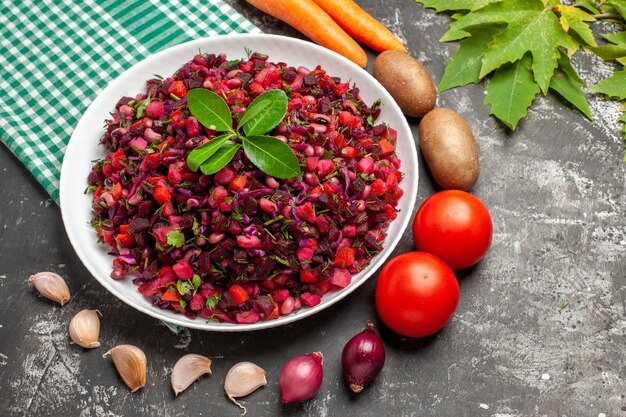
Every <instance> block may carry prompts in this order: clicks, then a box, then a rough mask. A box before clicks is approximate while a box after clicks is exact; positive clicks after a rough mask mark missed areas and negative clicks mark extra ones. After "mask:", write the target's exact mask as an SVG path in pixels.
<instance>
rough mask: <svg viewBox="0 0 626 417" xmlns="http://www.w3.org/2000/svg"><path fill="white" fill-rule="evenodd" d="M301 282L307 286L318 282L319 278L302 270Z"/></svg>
mask: <svg viewBox="0 0 626 417" xmlns="http://www.w3.org/2000/svg"><path fill="white" fill-rule="evenodd" d="M300 282H304V283H306V284H313V283H315V282H317V277H316V276H315V275H313V273H312V272H311V271H308V270H306V269H301V270H300Z"/></svg>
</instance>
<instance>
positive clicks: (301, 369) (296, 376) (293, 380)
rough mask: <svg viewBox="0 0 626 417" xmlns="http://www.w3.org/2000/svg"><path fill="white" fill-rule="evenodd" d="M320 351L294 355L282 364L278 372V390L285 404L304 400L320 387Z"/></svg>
mask: <svg viewBox="0 0 626 417" xmlns="http://www.w3.org/2000/svg"><path fill="white" fill-rule="evenodd" d="M323 359H324V355H322V353H321V352H314V353H307V354H306V355H300V356H296V357H295V358H293V359H291V360H290V361H289V362H287V363H286V364H285V366H283V370H282V371H281V372H280V392H281V393H282V397H283V402H284V403H285V404H288V403H292V402H295V401H306V400H309V399H311V398H313V396H315V394H317V391H318V390H319V389H320V386H321V385H322V378H323V377H324V370H323V368H322V361H323Z"/></svg>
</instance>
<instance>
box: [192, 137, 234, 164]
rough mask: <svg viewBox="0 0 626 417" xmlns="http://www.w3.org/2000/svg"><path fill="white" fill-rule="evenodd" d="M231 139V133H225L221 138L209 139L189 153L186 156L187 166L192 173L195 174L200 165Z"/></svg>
mask: <svg viewBox="0 0 626 417" xmlns="http://www.w3.org/2000/svg"><path fill="white" fill-rule="evenodd" d="M232 137H233V134H232V133H227V134H225V135H222V136H218V137H216V138H213V139H211V140H210V141H208V142H207V143H205V144H203V145H201V146H198V147H197V148H196V149H194V150H193V151H191V152H189V155H188V156H187V166H188V167H189V169H190V170H192V171H193V172H196V171H197V170H198V168H200V165H202V164H203V163H204V161H206V160H207V159H209V158H210V157H211V156H213V154H214V153H215V152H217V150H218V149H219V148H220V147H221V146H222V145H223V144H224V143H225V142H226V141H227V140H228V139H230V138H232Z"/></svg>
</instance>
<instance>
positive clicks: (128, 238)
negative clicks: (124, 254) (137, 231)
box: [115, 233, 136, 248]
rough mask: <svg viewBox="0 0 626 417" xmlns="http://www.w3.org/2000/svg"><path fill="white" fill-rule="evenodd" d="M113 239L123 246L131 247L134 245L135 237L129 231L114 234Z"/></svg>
mask: <svg viewBox="0 0 626 417" xmlns="http://www.w3.org/2000/svg"><path fill="white" fill-rule="evenodd" d="M115 240H117V243H119V244H120V246H122V247H123V248H131V247H133V246H135V243H136V242H135V237H134V236H133V235H131V234H129V233H120V234H118V235H115Z"/></svg>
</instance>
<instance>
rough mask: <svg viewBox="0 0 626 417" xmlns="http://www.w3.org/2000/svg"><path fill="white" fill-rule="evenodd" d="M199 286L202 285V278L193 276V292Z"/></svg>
mask: <svg viewBox="0 0 626 417" xmlns="http://www.w3.org/2000/svg"><path fill="white" fill-rule="evenodd" d="M201 284H202V278H200V275H198V274H193V278H192V279H191V286H192V287H193V289H194V291H195V290H197V289H198V287H200V285H201Z"/></svg>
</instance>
